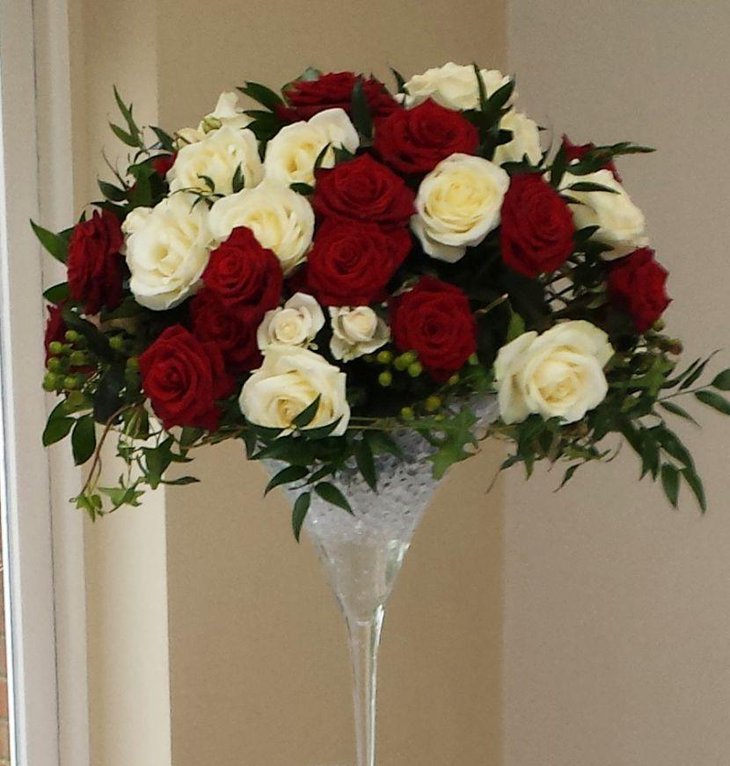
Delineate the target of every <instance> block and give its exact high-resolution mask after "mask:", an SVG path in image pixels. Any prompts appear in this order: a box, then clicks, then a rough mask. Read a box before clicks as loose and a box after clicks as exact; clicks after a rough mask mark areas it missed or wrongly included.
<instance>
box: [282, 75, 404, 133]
mask: <svg viewBox="0 0 730 766" xmlns="http://www.w3.org/2000/svg"><path fill="white" fill-rule="evenodd" d="M358 79H362V83H363V92H364V94H365V98H366V100H367V102H368V106H369V107H370V112H371V114H372V115H373V116H374V117H380V116H382V115H385V114H390V112H392V111H393V110H394V109H399V108H400V106H399V104H398V103H397V102H396V100H395V99H394V98H393V97H392V96H391V95H390V93H388V91H387V89H386V87H385V85H383V83H382V82H380V81H379V80H376V79H375V78H374V77H369V78H367V79H366V78H363V77H361V76H358V75H355V74H354V73H353V72H332V73H330V74H323V75H322V76H321V77H319V78H318V79H316V80H296V81H295V82H293V83H291V85H289V86H288V87H287V89H286V91H285V93H284V95H285V96H286V99H287V101H288V102H289V104H290V105H291V106H290V107H282V108H280V109H278V110H277V114H278V115H279V117H281V119H283V120H286V121H287V122H296V121H297V120H308V119H309V118H310V117H312V116H314V115H315V114H317V113H318V112H321V111H323V110H324V109H334V108H336V107H339V108H340V109H344V110H345V111H346V112H348V113H349V112H350V110H351V104H352V90H353V88H354V87H355V83H356V82H357V81H358Z"/></svg>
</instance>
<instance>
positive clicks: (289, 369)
mask: <svg viewBox="0 0 730 766" xmlns="http://www.w3.org/2000/svg"><path fill="white" fill-rule="evenodd" d="M346 382H347V376H346V375H345V373H344V372H342V371H341V370H340V369H339V368H337V367H334V366H333V365H331V364H330V363H329V362H327V360H325V359H323V358H322V357H321V356H320V355H319V354H315V353H314V352H313V351H308V350H307V349H304V348H300V347H298V346H282V345H274V346H269V348H268V349H267V350H266V353H265V354H264V362H263V364H262V365H261V367H260V368H259V369H258V370H256V371H254V373H253V374H252V375H251V377H250V378H249V379H248V380H247V381H246V382H245V383H244V384H243V389H242V390H241V396H240V398H239V405H240V407H241V412H243V414H244V416H245V417H246V419H247V420H248V421H249V422H251V423H255V424H257V425H260V426H264V427H267V428H285V429H288V428H291V427H292V421H293V420H294V418H295V417H296V416H297V415H299V413H301V412H302V411H303V410H305V409H306V408H307V407H308V406H309V405H310V404H312V402H313V401H314V400H315V399H316V398H317V397H318V396H319V397H320V400H319V408H318V410H317V413H316V415H315V416H314V418H313V419H312V421H311V422H310V423H309V425H308V426H307V428H320V427H321V426H326V425H329V424H330V423H334V422H335V421H337V420H339V423H338V424H337V428H335V430H334V431H333V432H332V433H333V435H334V436H341V435H342V434H343V433H344V432H345V430H346V428H347V424H348V422H349V420H350V405H349V404H348V403H347V396H346V387H345V386H346Z"/></svg>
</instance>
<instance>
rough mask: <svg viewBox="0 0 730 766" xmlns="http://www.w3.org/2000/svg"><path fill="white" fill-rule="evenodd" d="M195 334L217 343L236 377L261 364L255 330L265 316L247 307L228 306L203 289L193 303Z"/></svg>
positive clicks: (229, 368)
mask: <svg viewBox="0 0 730 766" xmlns="http://www.w3.org/2000/svg"><path fill="white" fill-rule="evenodd" d="M190 315H191V317H192V323H193V335H194V336H195V337H196V338H197V339H198V340H200V341H204V342H205V341H210V342H212V343H215V344H216V345H217V346H218V348H219V349H220V352H221V354H222V355H223V360H224V362H225V365H226V369H227V370H229V371H230V372H231V373H232V374H234V375H240V374H241V373H242V372H249V371H251V370H253V369H255V368H256V367H259V366H260V364H261V353H260V351H259V349H258V346H257V345H256V330H257V329H258V326H259V325H260V324H261V320H262V318H263V313H262V312H261V311H259V310H258V309H255V308H250V307H248V306H243V307H238V306H236V307H233V308H231V307H230V306H227V305H226V304H225V303H224V302H223V301H222V300H221V299H220V298H219V297H218V295H216V293H214V292H213V291H212V290H209V289H207V288H204V289H202V290H201V291H200V292H199V293H198V294H197V295H196V296H195V297H194V298H193V300H192V301H191V302H190Z"/></svg>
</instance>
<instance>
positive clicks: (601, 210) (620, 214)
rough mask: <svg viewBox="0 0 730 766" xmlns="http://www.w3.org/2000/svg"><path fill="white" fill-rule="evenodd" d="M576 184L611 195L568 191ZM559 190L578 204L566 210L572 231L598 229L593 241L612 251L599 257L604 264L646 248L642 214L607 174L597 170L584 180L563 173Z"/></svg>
mask: <svg viewBox="0 0 730 766" xmlns="http://www.w3.org/2000/svg"><path fill="white" fill-rule="evenodd" d="M576 183H594V184H600V185H601V186H607V187H608V188H609V189H613V193H612V192H604V191H576V190H575V189H570V188H569V187H570V186H571V185H573V184H576ZM560 188H561V190H562V191H564V192H565V193H566V194H567V195H569V196H570V197H572V198H573V199H575V200H577V202H578V203H579V204H577V205H571V206H570V208H571V210H572V211H573V220H574V221H575V226H576V228H577V229H583V228H585V227H586V226H598V227H599V228H598V231H597V232H596V233H595V237H596V239H598V240H600V241H601V242H605V243H606V244H607V245H610V246H611V247H612V248H613V250H611V251H610V252H606V253H603V258H605V259H606V260H613V259H614V258H622V257H623V256H624V255H628V254H629V253H630V252H632V251H633V250H636V248H638V247H646V245H648V244H649V238H648V237H647V236H646V228H645V227H646V224H645V221H644V214H643V213H642V212H641V210H640V209H639V208H638V207H637V206H636V205H635V204H634V203H633V202H632V201H631V197H629V195H628V194H627V193H626V190H625V189H624V187H623V186H622V185H621V184H620V183H619V182H618V181H617V180H616V179H615V178H614V177H613V173H612V172H611V171H610V170H597V171H596V172H595V173H589V174H588V175H584V176H574V175H572V174H571V173H569V172H568V173H565V174H564V175H563V179H562V181H561V183H560Z"/></svg>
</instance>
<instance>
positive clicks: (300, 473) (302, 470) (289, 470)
mask: <svg viewBox="0 0 730 766" xmlns="http://www.w3.org/2000/svg"><path fill="white" fill-rule="evenodd" d="M308 473H309V468H307V466H303V465H290V466H287V467H286V468H283V469H282V470H281V471H279V472H278V473H277V474H276V475H275V476H273V477H272V478H271V481H269V483H268V484H267V485H266V489H265V490H264V495H268V494H269V492H271V490H272V489H275V488H276V487H278V486H280V485H282V484H289V483H290V482H292V481H299V480H300V479H303V478H304V477H305V476H306V475H307V474H308Z"/></svg>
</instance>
